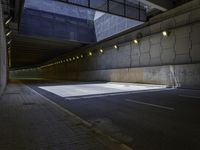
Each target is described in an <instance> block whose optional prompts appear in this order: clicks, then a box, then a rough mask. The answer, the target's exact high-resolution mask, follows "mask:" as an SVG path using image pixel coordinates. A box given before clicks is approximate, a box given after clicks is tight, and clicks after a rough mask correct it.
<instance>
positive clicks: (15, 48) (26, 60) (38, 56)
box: [11, 35, 84, 68]
mask: <svg viewBox="0 0 200 150" xmlns="http://www.w3.org/2000/svg"><path fill="white" fill-rule="evenodd" d="M83 45H84V44H81V43H78V42H72V41H70V42H69V41H58V40H52V39H51V40H50V39H40V38H33V37H27V36H19V35H18V36H16V37H14V38H13V41H12V49H11V64H12V68H21V67H31V66H36V65H39V64H42V63H44V62H46V61H48V60H50V59H52V58H55V57H57V56H60V55H62V54H64V53H66V52H68V51H70V50H73V49H75V48H78V47H81V46H83Z"/></svg>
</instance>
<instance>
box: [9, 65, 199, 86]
mask: <svg viewBox="0 0 200 150" xmlns="http://www.w3.org/2000/svg"><path fill="white" fill-rule="evenodd" d="M65 69H66V68H65ZM60 70H62V73H61V72H60ZM199 75H200V64H188V65H168V66H156V67H141V68H122V69H108V70H94V71H81V72H76V71H75V72H68V70H64V68H57V67H55V68H52V70H48V69H45V70H37V71H35V70H24V71H15V72H10V77H11V78H38V77H39V78H46V79H53V80H79V81H113V82H133V83H150V84H163V85H168V86H175V87H183V88H184V87H185V88H200V76H199Z"/></svg>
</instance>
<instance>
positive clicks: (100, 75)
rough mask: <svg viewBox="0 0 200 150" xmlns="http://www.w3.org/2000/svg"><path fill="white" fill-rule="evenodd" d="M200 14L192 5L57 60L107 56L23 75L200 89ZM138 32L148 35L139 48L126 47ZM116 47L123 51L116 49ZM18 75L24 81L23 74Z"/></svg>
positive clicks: (194, 3)
mask: <svg viewBox="0 0 200 150" xmlns="http://www.w3.org/2000/svg"><path fill="white" fill-rule="evenodd" d="M199 13H200V2H199V1H198V0H193V1H191V2H190V3H188V4H185V5H182V6H180V7H177V8H175V9H172V10H170V11H167V12H166V13H163V14H161V15H158V16H156V17H155V18H152V19H151V20H150V21H149V22H147V23H146V24H144V25H143V26H142V27H141V28H140V29H138V30H132V31H130V32H127V33H126V34H125V35H121V36H119V37H116V38H114V39H111V40H109V41H105V42H103V43H100V44H99V45H98V44H97V46H93V47H87V49H85V51H84V49H81V51H80V52H76V53H71V54H68V55H65V56H62V57H60V58H59V59H58V60H56V61H60V60H65V59H66V58H70V57H71V58H72V57H74V56H77V55H79V56H80V55H81V54H82V53H83V52H87V51H89V50H99V48H100V47H101V48H103V49H104V53H103V54H100V53H99V52H97V51H96V53H94V54H93V56H92V57H88V56H86V54H85V56H84V58H83V59H79V60H76V61H71V62H63V63H59V64H56V65H52V66H49V67H46V68H42V69H41V70H38V69H36V70H34V71H29V70H28V71H27V72H26V73H25V74H24V72H23V73H21V74H24V76H27V77H28V76H29V75H30V74H32V72H39V73H41V74H42V77H43V78H49V79H58V80H87V81H88V80H104V81H119V82H140V83H153V84H166V85H169V86H181V87H192V88H199V87H200V78H199V72H200V69H199V63H200V57H199V56H200V50H199V48H200V41H199V38H198V35H199V33H200V22H199V21H200V15H199ZM163 30H169V31H170V34H169V36H168V37H163V36H162V31H163ZM138 33H142V35H143V37H142V38H141V39H140V43H139V44H138V45H136V44H134V43H133V42H131V40H130V41H129V42H127V41H125V42H121V41H123V40H125V39H134V38H135V37H136V36H137V34H138ZM114 44H118V46H119V48H118V49H114V48H113V45H114ZM108 45H109V46H108ZM104 46H105V48H104ZM86 50H87V51H86ZM52 62H53V63H54V62H55V61H52ZM15 75H17V76H18V75H19V76H20V71H19V72H18V73H16V74H15Z"/></svg>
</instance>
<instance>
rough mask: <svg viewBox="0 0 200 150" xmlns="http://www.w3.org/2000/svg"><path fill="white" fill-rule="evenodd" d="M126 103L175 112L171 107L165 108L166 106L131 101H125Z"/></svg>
mask: <svg viewBox="0 0 200 150" xmlns="http://www.w3.org/2000/svg"><path fill="white" fill-rule="evenodd" d="M126 101H128V102H132V103H136V104H141V105H147V106H152V107H156V108H161V109H166V110H171V111H173V110H175V109H174V108H172V107H166V106H161V105H156V104H151V103H145V102H140V101H135V100H132V99H126Z"/></svg>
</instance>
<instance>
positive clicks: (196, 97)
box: [179, 95, 200, 99]
mask: <svg viewBox="0 0 200 150" xmlns="http://www.w3.org/2000/svg"><path fill="white" fill-rule="evenodd" d="M179 96H181V97H187V98H195V99H200V97H198V96H191V95H179Z"/></svg>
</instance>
